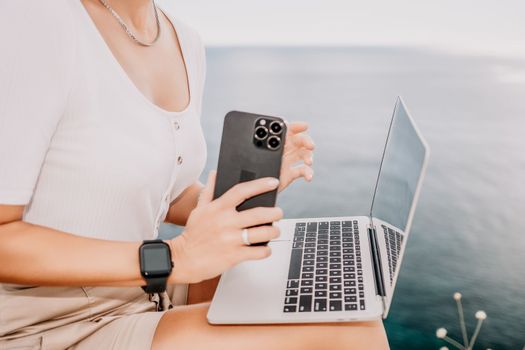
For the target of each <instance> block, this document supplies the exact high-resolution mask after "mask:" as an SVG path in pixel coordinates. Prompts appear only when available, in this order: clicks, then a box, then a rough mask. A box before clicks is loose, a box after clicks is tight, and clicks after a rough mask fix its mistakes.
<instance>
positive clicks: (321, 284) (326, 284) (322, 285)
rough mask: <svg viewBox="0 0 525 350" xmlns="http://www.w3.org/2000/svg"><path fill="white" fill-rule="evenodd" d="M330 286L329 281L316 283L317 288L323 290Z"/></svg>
mask: <svg viewBox="0 0 525 350" xmlns="http://www.w3.org/2000/svg"><path fill="white" fill-rule="evenodd" d="M326 288H328V283H316V284H315V290H321V289H326Z"/></svg>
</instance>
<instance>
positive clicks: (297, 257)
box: [288, 249, 303, 279]
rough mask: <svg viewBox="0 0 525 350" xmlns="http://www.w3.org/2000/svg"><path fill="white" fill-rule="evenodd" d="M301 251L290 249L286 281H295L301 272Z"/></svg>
mask: <svg viewBox="0 0 525 350" xmlns="http://www.w3.org/2000/svg"><path fill="white" fill-rule="evenodd" d="M302 256H303V251H302V250H301V249H292V256H291V258H290V269H289V270H288V279H297V278H299V274H300V272H301V259H302Z"/></svg>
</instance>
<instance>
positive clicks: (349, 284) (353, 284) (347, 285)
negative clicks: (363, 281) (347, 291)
mask: <svg viewBox="0 0 525 350" xmlns="http://www.w3.org/2000/svg"><path fill="white" fill-rule="evenodd" d="M343 285H344V286H345V287H355V281H348V280H347V281H344V284H343Z"/></svg>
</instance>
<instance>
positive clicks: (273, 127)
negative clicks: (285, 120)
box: [270, 120, 283, 134]
mask: <svg viewBox="0 0 525 350" xmlns="http://www.w3.org/2000/svg"><path fill="white" fill-rule="evenodd" d="M270 131H271V132H272V134H280V133H281V131H283V125H282V122H279V121H276V120H274V121H273V122H271V124H270Z"/></svg>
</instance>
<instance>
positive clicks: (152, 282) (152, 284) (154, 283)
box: [139, 239, 173, 294]
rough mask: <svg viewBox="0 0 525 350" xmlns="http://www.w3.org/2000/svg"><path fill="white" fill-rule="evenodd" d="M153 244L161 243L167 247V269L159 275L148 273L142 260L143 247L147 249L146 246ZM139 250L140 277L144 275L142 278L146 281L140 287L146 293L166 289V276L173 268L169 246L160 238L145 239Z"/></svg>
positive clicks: (159, 291) (167, 276) (160, 291)
mask: <svg viewBox="0 0 525 350" xmlns="http://www.w3.org/2000/svg"><path fill="white" fill-rule="evenodd" d="M154 244H161V245H163V246H165V247H166V249H167V254H168V259H169V260H168V261H169V271H167V274H162V275H160V276H159V275H157V276H155V275H152V274H150V273H148V271H147V269H146V268H145V266H144V265H143V263H144V262H143V261H142V250H143V249H147V247H148V246H150V245H154ZM139 251H140V252H141V253H140V254H139V257H140V265H141V274H142V277H144V280H145V281H146V285H145V286H142V289H143V290H144V291H145V292H146V293H149V294H153V293H162V292H164V291H166V284H167V283H168V278H169V276H170V273H171V269H172V268H173V262H172V260H171V250H170V246H169V245H168V244H167V243H165V242H164V241H162V240H160V239H155V240H145V241H143V243H142V245H141V247H140V250H139Z"/></svg>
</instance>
